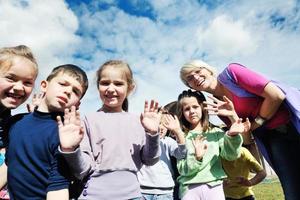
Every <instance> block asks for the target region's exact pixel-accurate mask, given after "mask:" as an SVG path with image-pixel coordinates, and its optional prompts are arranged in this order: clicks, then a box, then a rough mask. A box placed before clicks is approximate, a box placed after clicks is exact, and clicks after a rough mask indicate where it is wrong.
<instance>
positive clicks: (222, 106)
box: [203, 96, 238, 123]
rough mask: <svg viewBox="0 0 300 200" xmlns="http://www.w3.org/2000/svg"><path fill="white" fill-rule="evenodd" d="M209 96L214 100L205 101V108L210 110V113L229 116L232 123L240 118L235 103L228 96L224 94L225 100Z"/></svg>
mask: <svg viewBox="0 0 300 200" xmlns="http://www.w3.org/2000/svg"><path fill="white" fill-rule="evenodd" d="M208 98H210V99H211V100H212V102H207V101H205V102H203V103H204V104H205V105H206V107H205V108H204V109H205V110H207V111H208V114H212V115H219V116H225V117H228V118H229V119H230V120H231V122H232V123H233V122H235V121H237V120H238V116H237V114H236V112H235V110H234V105H233V103H232V101H231V100H230V99H228V98H227V97H226V96H223V101H221V100H219V99H217V98H215V97H213V96H208Z"/></svg>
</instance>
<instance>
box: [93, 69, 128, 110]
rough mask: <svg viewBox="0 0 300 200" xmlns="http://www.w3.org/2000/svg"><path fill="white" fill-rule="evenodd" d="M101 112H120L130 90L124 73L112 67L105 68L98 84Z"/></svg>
mask: <svg viewBox="0 0 300 200" xmlns="http://www.w3.org/2000/svg"><path fill="white" fill-rule="evenodd" d="M98 90H99V93H100V98H101V100H102V102H103V107H102V108H103V110H105V111H108V112H122V104H123V102H124V100H125V98H126V97H127V96H128V93H129V92H130V91H131V89H130V88H129V86H128V83H127V80H126V77H125V74H124V72H123V71H122V70H121V69H119V68H115V67H113V66H107V67H105V68H104V69H103V70H102V72H101V78H100V79H99V82H98Z"/></svg>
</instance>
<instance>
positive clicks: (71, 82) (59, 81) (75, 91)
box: [38, 73, 83, 112]
mask: <svg viewBox="0 0 300 200" xmlns="http://www.w3.org/2000/svg"><path fill="white" fill-rule="evenodd" d="M41 90H42V92H44V93H45V96H44V98H43V100H42V101H41V104H40V105H39V107H38V110H39V111H42V112H63V111H64V109H65V108H70V107H71V106H78V105H79V103H80V98H81V96H82V94H83V87H82V85H81V84H80V82H79V81H78V80H76V78H74V77H72V76H70V75H68V74H66V73H59V74H58V75H57V76H56V77H54V78H53V79H52V80H50V81H49V82H48V81H43V82H42V84H41Z"/></svg>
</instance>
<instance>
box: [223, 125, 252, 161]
mask: <svg viewBox="0 0 300 200" xmlns="http://www.w3.org/2000/svg"><path fill="white" fill-rule="evenodd" d="M249 123H250V122H249V121H247V122H245V123H242V120H241V119H239V120H238V121H237V122H234V123H233V124H232V125H231V127H230V129H229V130H228V131H227V132H226V133H225V135H224V136H223V137H222V136H221V139H220V142H219V145H220V148H221V152H220V155H221V157H222V158H224V159H226V160H235V159H237V158H238V157H239V156H240V151H241V146H242V143H243V140H242V136H241V135H240V134H241V133H243V132H244V131H245V129H247V128H250V127H249Z"/></svg>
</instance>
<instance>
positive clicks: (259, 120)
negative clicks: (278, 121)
mask: <svg viewBox="0 0 300 200" xmlns="http://www.w3.org/2000/svg"><path fill="white" fill-rule="evenodd" d="M266 120H267V119H266V118H263V117H261V116H260V115H257V116H256V118H255V119H254V122H255V123H256V124H257V125H259V126H262V125H263V124H264V123H265V122H266Z"/></svg>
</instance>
